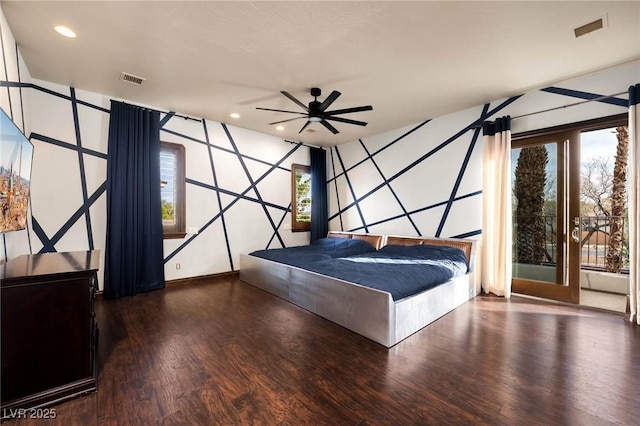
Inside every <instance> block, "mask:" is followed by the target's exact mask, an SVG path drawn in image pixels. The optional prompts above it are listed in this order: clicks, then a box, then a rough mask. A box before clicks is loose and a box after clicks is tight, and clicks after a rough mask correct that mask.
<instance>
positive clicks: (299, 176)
mask: <svg viewBox="0 0 640 426" xmlns="http://www.w3.org/2000/svg"><path fill="white" fill-rule="evenodd" d="M310 228H311V169H310V167H309V166H303V165H301V164H292V165H291V230H292V231H294V232H299V231H308V230H309V229H310Z"/></svg>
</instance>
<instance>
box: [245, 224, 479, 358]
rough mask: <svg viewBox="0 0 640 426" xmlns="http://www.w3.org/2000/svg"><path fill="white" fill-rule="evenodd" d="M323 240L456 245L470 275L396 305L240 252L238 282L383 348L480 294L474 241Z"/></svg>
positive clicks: (380, 294) (385, 296) (380, 295)
mask: <svg viewBox="0 0 640 426" xmlns="http://www.w3.org/2000/svg"><path fill="white" fill-rule="evenodd" d="M328 236H329V237H332V238H354V236H355V238H359V239H366V238H371V237H373V238H376V239H378V238H379V240H378V241H379V246H383V245H387V244H394V245H416V244H430V245H445V246H452V247H458V248H461V249H462V250H463V251H464V252H465V255H466V257H467V263H468V265H469V271H468V273H467V274H466V275H463V276H460V277H456V278H454V279H451V280H449V281H447V282H446V283H444V284H441V285H439V286H437V287H434V288H432V289H429V290H426V291H423V292H422V293H419V294H417V295H415V296H410V297H406V298H404V299H401V300H398V301H394V300H393V298H392V297H391V294H390V293H387V292H385V291H381V290H377V289H373V288H369V287H364V286H362V285H359V284H354V283H351V282H348V281H344V280H341V279H338V278H332V277H328V276H326V275H322V274H318V273H316V272H311V271H307V270H304V269H301V268H297V267H295V266H289V265H284V264H281V263H277V262H274V261H271V260H267V259H262V258H259V257H254V256H249V255H245V254H241V255H240V280H242V281H244V282H247V283H249V284H251V285H253V286H255V287H258V288H260V289H262V290H265V291H267V292H269V293H272V294H275V295H276V296H278V297H281V298H283V299H285V300H287V301H289V302H291V303H294V304H296V305H298V306H300V307H302V308H304V309H307V310H308V311H311V312H313V313H315V314H317V315H320V316H321V317H323V318H326V319H328V320H330V321H333V322H335V323H337V324H339V325H341V326H343V327H345V328H348V329H349V330H351V331H354V332H356V333H358V334H360V335H362V336H364V337H367V338H369V339H371V340H373V341H375V342H378V343H380V344H381V345H384V346H386V347H388V348H390V347H391V346H393V345H395V344H396V343H398V342H400V341H401V340H403V339H406V338H407V337H409V336H410V335H412V334H413V333H415V332H417V331H418V330H420V329H422V328H423V327H425V326H426V325H428V324H430V323H432V322H433V321H435V320H437V319H438V318H440V317H441V316H443V315H445V314H446V313H448V312H450V311H452V310H453V309H455V308H457V307H458V306H460V305H462V304H463V303H465V302H467V301H468V300H470V299H472V298H474V297H475V296H476V295H478V294H479V293H480V278H479V275H478V273H477V268H476V265H477V264H478V262H477V261H476V257H477V254H478V250H477V244H478V241H476V240H468V239H454V238H414V237H400V236H371V235H369V234H367V235H366V236H365V234H352V233H345V232H340V233H338V232H330V233H329V235H328ZM365 237H366V238H365ZM374 245H375V244H374ZM377 248H379V247H377Z"/></svg>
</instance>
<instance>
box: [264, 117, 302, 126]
mask: <svg viewBox="0 0 640 426" xmlns="http://www.w3.org/2000/svg"><path fill="white" fill-rule="evenodd" d="M301 118H307V117H306V116H304V117H296V118H290V119H288V120H282V121H274V122H273V123H268V124H269V125H271V124H280V123H286V122H287V121H293V120H300V119H301Z"/></svg>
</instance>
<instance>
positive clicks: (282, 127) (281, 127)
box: [276, 126, 284, 132]
mask: <svg viewBox="0 0 640 426" xmlns="http://www.w3.org/2000/svg"><path fill="white" fill-rule="evenodd" d="M276 130H278V131H280V132H281V131H283V130H284V126H277V127H276Z"/></svg>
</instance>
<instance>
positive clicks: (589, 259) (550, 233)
mask: <svg viewBox="0 0 640 426" xmlns="http://www.w3.org/2000/svg"><path fill="white" fill-rule="evenodd" d="M612 225H619V226H620V227H621V228H622V229H623V241H622V252H621V253H619V255H620V256H621V260H622V262H621V269H620V271H619V273H622V274H628V273H629V228H628V224H627V222H626V221H625V218H624V217H615V216H583V217H581V218H580V233H579V237H580V241H581V265H580V267H581V269H589V270H597V271H606V270H607V256H608V255H609V252H610V250H611V247H610V245H609V243H610V239H611V227H612ZM519 230H520V231H521V232H527V231H529V232H531V233H532V234H535V235H536V236H540V235H541V234H544V252H543V253H542V256H540V254H537V255H535V256H536V257H535V258H536V259H537V260H536V261H535V262H531V263H538V264H546V265H555V264H556V260H557V253H558V247H557V221H556V217H555V216H524V217H523V216H521V217H516V216H515V215H514V220H513V241H514V246H513V254H514V262H515V261H518V260H517V259H518V256H517V253H518V249H522V248H519V247H518V244H517V241H518V238H521V239H520V242H521V244H523V241H527V238H528V237H527V236H524V237H519V236H518V231H519ZM530 230H531V231H530ZM533 238H539V237H531V239H533ZM540 257H542V260H539V259H540ZM519 262H521V263H528V262H526V261H525V262H522V260H520V261H519Z"/></svg>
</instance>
